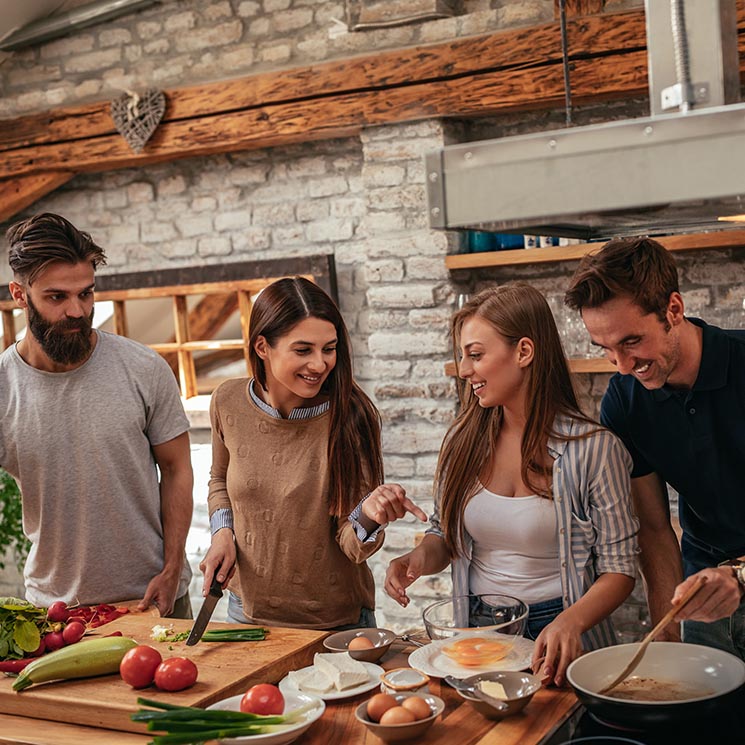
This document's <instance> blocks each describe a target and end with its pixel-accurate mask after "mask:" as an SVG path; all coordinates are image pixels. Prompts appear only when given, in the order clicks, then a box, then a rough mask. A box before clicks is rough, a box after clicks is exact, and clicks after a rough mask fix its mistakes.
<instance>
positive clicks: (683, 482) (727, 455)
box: [600, 318, 745, 566]
mask: <svg viewBox="0 0 745 745" xmlns="http://www.w3.org/2000/svg"><path fill="white" fill-rule="evenodd" d="M687 320H689V321H690V322H691V323H693V324H695V325H696V326H699V327H700V328H702V329H703V350H702V357H701V366H700V368H699V372H698V377H697V378H696V382H695V383H694V385H693V388H692V389H691V390H690V391H679V390H675V389H674V388H671V387H669V386H667V385H665V386H663V387H662V388H659V389H656V390H652V391H648V390H647V389H646V388H644V386H643V385H642V384H641V383H639V381H637V380H636V379H635V378H634V377H633V376H632V375H621V374H620V373H616V374H615V375H614V376H613V377H612V378H611V380H610V383H609V384H608V390H607V391H606V393H605V396H604V397H603V402H602V404H601V412H600V419H601V421H602V423H603V424H604V425H605V426H606V427H608V428H609V429H611V430H613V431H614V432H615V433H616V434H617V435H618V436H619V437H620V438H621V439H622V440H623V442H624V444H625V445H626V447H627V448H628V450H629V452H630V453H631V457H632V458H633V460H634V469H633V471H632V474H631V477H632V478H637V477H639V476H645V475H647V474H649V473H652V472H656V473H658V474H659V475H660V476H661V477H662V478H663V479H664V480H665V481H666V482H667V483H668V484H670V486H672V487H673V488H674V489H675V490H676V491H677V492H678V494H679V495H680V501H679V511H680V523H681V526H682V528H683V532H684V538H683V558H684V559H686V560H687V563H690V562H692V561H694V562H695V563H696V564H698V565H699V566H700V565H701V564H705V565H708V566H713V565H714V564H715V563H716V561H717V560H721V559H722V558H732V557H736V556H742V555H745V331H741V330H737V331H729V330H724V329H720V328H717V327H716V326H710V325H708V324H706V323H704V322H703V321H701V320H699V319H697V318H689V319H687ZM686 539H688V540H686ZM687 546H688V551H687V550H686V549H687ZM702 550H703V551H706V552H707V553H708V554H710V555H711V558H710V560H709V561H708V562H706V563H705V562H704V560H703V559H701V556H700V554H701V551H702ZM687 553H688V556H686V554H687Z"/></svg>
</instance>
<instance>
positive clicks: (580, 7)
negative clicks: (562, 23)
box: [554, 0, 605, 18]
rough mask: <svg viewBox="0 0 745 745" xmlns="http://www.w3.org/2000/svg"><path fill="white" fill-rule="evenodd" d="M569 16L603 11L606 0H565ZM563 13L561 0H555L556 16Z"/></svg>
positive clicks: (587, 14)
mask: <svg viewBox="0 0 745 745" xmlns="http://www.w3.org/2000/svg"><path fill="white" fill-rule="evenodd" d="M564 7H565V10H566V15H567V18H573V17H576V16H590V15H595V14H596V13H602V12H603V8H604V7H605V0H565V6H564ZM560 13H561V0H554V18H558V17H559V14H560Z"/></svg>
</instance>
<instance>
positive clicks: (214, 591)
mask: <svg viewBox="0 0 745 745" xmlns="http://www.w3.org/2000/svg"><path fill="white" fill-rule="evenodd" d="M209 594H210V595H214V596H215V597H216V598H221V597H222V582H218V580H217V573H215V574H214V575H213V577H212V584H211V585H210V592H209Z"/></svg>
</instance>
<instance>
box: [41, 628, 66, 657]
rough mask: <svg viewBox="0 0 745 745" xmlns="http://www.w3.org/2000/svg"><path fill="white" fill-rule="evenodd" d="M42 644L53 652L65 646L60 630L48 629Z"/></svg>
mask: <svg viewBox="0 0 745 745" xmlns="http://www.w3.org/2000/svg"><path fill="white" fill-rule="evenodd" d="M44 644H45V645H46V647H47V649H48V650H49V651H50V652H54V651H55V650H56V649H62V647H64V646H65V637H64V636H62V632H61V631H50V632H49V633H48V634H46V635H45V636H44Z"/></svg>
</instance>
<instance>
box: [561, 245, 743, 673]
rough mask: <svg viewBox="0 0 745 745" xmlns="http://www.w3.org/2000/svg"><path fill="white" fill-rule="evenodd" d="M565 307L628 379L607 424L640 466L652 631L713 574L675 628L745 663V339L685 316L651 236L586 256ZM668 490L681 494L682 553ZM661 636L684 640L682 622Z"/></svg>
mask: <svg viewBox="0 0 745 745" xmlns="http://www.w3.org/2000/svg"><path fill="white" fill-rule="evenodd" d="M565 302H566V304H567V305H568V306H569V307H570V308H573V309H575V310H579V311H580V313H581V315H582V320H583V322H584V324H585V327H586V328H587V331H588V332H589V334H590V336H591V338H592V343H593V344H594V345H596V346H598V347H600V348H602V349H603V350H605V353H606V355H607V357H608V359H609V360H610V361H611V362H612V363H613V364H614V365H615V366H616V367H617V369H618V373H617V374H616V375H614V376H613V377H612V378H611V381H610V383H609V385H608V390H607V391H606V393H605V396H604V397H603V402H602V405H601V415H600V418H601V421H602V422H603V424H604V425H605V426H607V427H608V428H610V429H611V430H613V431H614V432H615V433H616V434H618V436H619V437H621V439H622V440H623V442H624V444H625V445H626V447H627V448H628V450H629V452H630V453H631V455H632V458H633V460H634V470H633V472H632V481H631V484H632V487H631V488H632V496H633V499H634V506H635V508H636V511H637V514H638V516H639V520H640V530H639V545H640V548H641V556H640V562H641V570H642V574H643V575H644V579H645V583H646V588H647V598H648V602H649V607H650V613H651V616H652V622H653V623H656V621H657V620H659V619H660V618H661V617H662V616H663V615H664V613H665V612H666V611H667V610H668V608H669V607H670V602H671V600H672V602H673V603H675V602H677V601H679V599H680V598H681V596H682V595H683V593H685V591H686V590H687V589H688V588H689V587H690V585H691V584H692V583H693V581H694V580H693V578H692V577H693V576H694V575H695V576H699V575H700V576H704V577H705V578H706V584H705V585H704V586H703V588H702V589H701V590H700V591H699V592H698V593H697V595H696V597H694V599H693V600H692V601H691V602H690V603H689V604H688V605H687V606H686V607H685V608H684V609H683V610H682V611H681V612H680V613H679V614H678V617H677V618H676V621H683V638H684V640H685V641H688V642H692V643H699V644H707V645H709V646H713V647H719V648H720V649H725V650H726V651H728V652H732V653H733V654H737V655H738V656H740V657H742V658H744V659H745V604H742V605H741V600H742V594H743V588H744V587H745V564H742V563H741V562H740V561H737V560H738V559H739V558H740V557H743V556H745V331H725V330H723V329H720V328H717V327H716V326H710V325H708V324H706V323H704V322H703V321H701V320H698V319H696V318H687V317H686V316H685V315H684V307H683V298H682V297H681V295H680V291H679V288H678V273H677V269H676V266H675V262H674V261H673V258H672V256H671V255H670V254H669V253H668V252H667V251H666V250H665V249H664V248H663V247H662V246H661V245H660V244H659V243H657V242H655V241H653V240H649V239H643V238H642V239H615V240H612V241H610V242H609V243H607V244H605V246H604V247H603V248H602V250H601V251H600V252H598V253H597V254H595V255H591V256H586V257H585V258H584V259H583V261H582V263H581V264H580V266H579V268H578V270H577V272H576V274H575V275H574V277H573V278H572V281H571V285H570V289H569V291H568V292H567V294H566V297H565ZM666 484H669V485H670V486H671V487H672V488H673V489H675V490H676V491H677V492H678V494H679V512H680V523H681V526H682V528H683V538H682V541H681V545H680V546H679V545H678V540H677V537H676V535H675V533H674V531H673V528H672V525H671V523H670V510H669V505H668V498H667V489H666V486H665V485H666ZM681 548H682V563H681ZM728 560H729V561H730V563H729V564H727V565H723V562H726V561H728ZM684 576H685V577H687V579H686V580H685V581H682V579H683V577H684ZM662 638H665V639H668V640H676V639H678V638H679V631H678V627H677V624H671V625H670V626H668V628H667V629H666V631H665V633H664V635H663V637H662Z"/></svg>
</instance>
